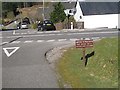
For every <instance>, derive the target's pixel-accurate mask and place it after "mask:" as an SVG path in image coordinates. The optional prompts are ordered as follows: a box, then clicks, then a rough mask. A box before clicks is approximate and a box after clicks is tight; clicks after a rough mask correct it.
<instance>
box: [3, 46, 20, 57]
mask: <svg viewBox="0 0 120 90" xmlns="http://www.w3.org/2000/svg"><path fill="white" fill-rule="evenodd" d="M19 48H20V47H7V48H3V50H4V52H5V54H6V55H7V56H8V57H10V56H11V55H12V54H13V53H15V52H16V51H17V50H18V49H19ZM10 49H13V50H12V51H11V52H8V50H10Z"/></svg>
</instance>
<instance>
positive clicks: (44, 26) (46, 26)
mask: <svg viewBox="0 0 120 90" xmlns="http://www.w3.org/2000/svg"><path fill="white" fill-rule="evenodd" d="M40 30H41V31H51V30H53V31H54V30H56V28H55V26H54V24H53V23H52V22H51V21H50V20H44V21H43V22H40V23H39V24H38V31H40Z"/></svg>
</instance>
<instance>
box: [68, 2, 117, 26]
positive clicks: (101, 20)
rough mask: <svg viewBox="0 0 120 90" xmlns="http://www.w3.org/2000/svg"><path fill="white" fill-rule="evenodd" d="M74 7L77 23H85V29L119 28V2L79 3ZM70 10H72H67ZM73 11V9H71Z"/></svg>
mask: <svg viewBox="0 0 120 90" xmlns="http://www.w3.org/2000/svg"><path fill="white" fill-rule="evenodd" d="M73 5H75V6H74V7H75V8H74V9H73V10H74V12H75V13H74V15H73V16H74V19H75V20H76V22H84V28H100V27H108V28H118V27H119V26H118V14H119V12H118V3H117V2H79V1H77V2H76V4H73ZM66 10H70V9H66ZM71 10H72V9H71Z"/></svg>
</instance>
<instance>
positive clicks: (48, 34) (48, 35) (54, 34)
mask: <svg viewBox="0 0 120 90" xmlns="http://www.w3.org/2000/svg"><path fill="white" fill-rule="evenodd" d="M53 35H56V34H48V35H47V36H53Z"/></svg>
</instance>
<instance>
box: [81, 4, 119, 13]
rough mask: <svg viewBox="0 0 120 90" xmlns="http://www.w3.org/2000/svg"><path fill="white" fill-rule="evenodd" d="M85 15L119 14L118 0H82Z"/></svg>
mask: <svg viewBox="0 0 120 90" xmlns="http://www.w3.org/2000/svg"><path fill="white" fill-rule="evenodd" d="M80 6H81V9H82V11H83V15H101V14H118V2H80Z"/></svg>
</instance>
